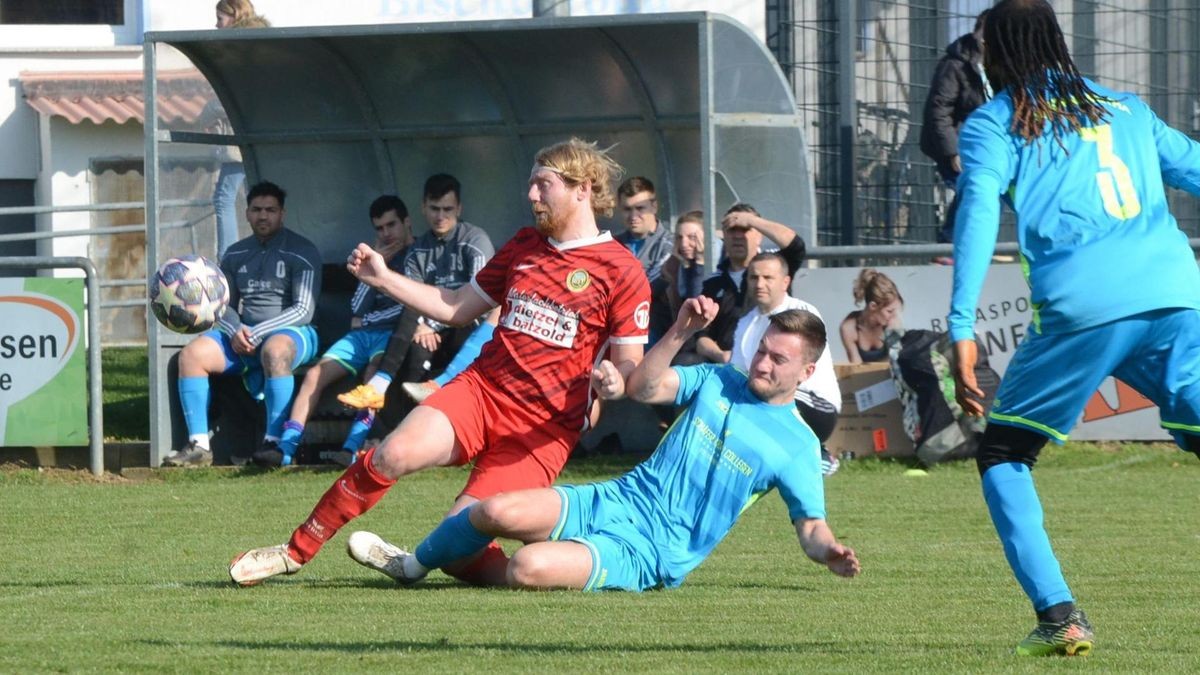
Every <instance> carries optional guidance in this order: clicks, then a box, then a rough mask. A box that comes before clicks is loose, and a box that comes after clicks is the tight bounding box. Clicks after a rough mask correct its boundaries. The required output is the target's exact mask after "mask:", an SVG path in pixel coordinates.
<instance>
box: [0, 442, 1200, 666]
mask: <svg viewBox="0 0 1200 675" xmlns="http://www.w3.org/2000/svg"><path fill="white" fill-rule="evenodd" d="M624 468H625V465H624V464H622V463H620V462H619V461H618V462H616V463H614V460H607V461H605V462H598V461H595V460H593V461H588V462H576V463H573V464H572V465H571V467H569V469H568V474H566V475H565V476H564V480H567V481H573V482H579V481H587V480H592V479H596V478H602V477H607V476H609V475H612V474H614V473H617V472H620V471H622V470H623V469H624ZM905 468H907V467H905V466H902V465H898V464H892V463H880V462H875V461H873V460H857V461H854V462H852V463H850V464H849V465H848V466H846V467H845V468H844V469H843V471H841V472H840V473H839V474H837V475H836V476H834V477H833V478H831V479H830V480H829V482H828V502H829V508H830V513H831V522H832V525H833V526H834V529H835V530H836V531H837V532H838V533H839V534H840V535H841V536H842V537H843V538H844V540H845V541H846V542H848V543H849V544H851V545H852V546H854V547H856V548H857V550H858V552H859V555H860V557H861V559H862V561H863V565H864V573H863V575H862V576H861V577H859V578H857V579H853V580H843V579H839V578H836V577H834V576H833V575H831V574H829V573H828V572H826V571H825V570H824V569H823V568H821V567H818V566H816V565H813V564H811V563H809V562H807V561H806V560H805V559H804V558H803V556H802V554H801V553H800V551H799V547H798V546H797V544H796V542H795V536H794V534H793V533H792V530H791V527H790V525H789V524H788V523H787V522H786V515H785V510H784V508H783V506H782V502H781V500H780V499H779V498H778V497H776V496H774V495H769V496H768V497H767V498H765V499H763V500H761V501H760V502H759V504H758V505H757V506H756V507H755V508H754V509H752V510H751V511H749V512H748V513H747V514H746V515H745V517H744V518H743V521H742V522H741V523H740V524H739V525H738V527H737V528H736V529H735V530H734V531H733V532H732V533H731V535H730V536H729V537H728V538H727V539H726V541H725V542H724V543H723V544H722V545H721V546H719V547H718V548H717V550H716V552H715V553H714V555H713V556H712V557H711V558H710V559H709V560H708V561H707V562H705V563H704V564H703V565H702V566H701V567H700V568H699V569H698V570H696V572H694V573H693V574H692V576H691V577H690V578H689V579H688V580H687V582H686V583H685V584H684V586H683V587H682V588H679V589H676V590H671V591H658V592H650V593H645V594H641V595H634V594H620V593H608V594H600V595H582V594H578V593H570V592H553V593H521V592H511V591H506V590H486V589H476V588H468V587H464V586H460V585H458V584H457V583H455V582H452V581H451V580H449V579H448V578H446V577H444V576H442V575H441V574H440V573H435V574H434V575H431V577H430V579H429V580H428V581H427V582H426V583H424V584H423V585H421V586H419V587H416V588H410V589H405V588H397V587H395V586H394V585H393V584H392V583H391V582H390V580H388V579H386V578H384V577H382V576H378V575H376V574H374V573H372V572H370V571H368V570H365V569H363V568H360V567H358V566H357V565H355V564H354V563H353V562H352V561H351V560H350V559H349V558H347V557H346V555H345V553H344V545H345V540H346V535H348V531H344V532H343V533H342V534H340V535H339V536H338V537H337V538H336V539H335V540H334V541H333V542H332V543H331V544H330V545H329V546H328V547H327V548H326V550H325V552H324V553H323V554H322V555H321V556H319V557H318V558H317V559H316V560H314V561H313V562H312V563H310V564H309V565H308V566H306V568H305V569H304V570H303V571H301V573H300V574H298V575H296V576H293V577H285V578H281V579H274V580H271V581H269V582H267V583H266V584H264V585H262V586H259V587H256V588H251V589H238V588H234V587H233V586H231V585H230V584H229V582H228V578H227V576H226V565H227V563H228V561H229V559H230V558H231V557H233V555H234V554H236V553H237V552H239V551H241V550H243V549H246V548H249V547H254V546H261V545H266V544H274V543H279V542H281V541H284V540H285V539H286V537H287V535H288V534H289V533H290V531H291V528H292V527H293V526H294V525H296V524H297V523H299V521H300V520H302V519H303V518H304V517H305V516H306V515H307V513H308V510H309V509H310V508H311V506H312V504H313V503H314V501H315V499H316V498H317V496H318V495H319V494H320V493H321V492H322V491H323V490H324V489H325V488H326V487H327V486H328V485H329V484H330V483H331V481H332V480H333V478H334V477H335V475H336V474H334V473H332V472H328V471H288V472H274V473H261V472H256V471H252V470H242V471H235V470H217V469H212V470H200V471H194V472H187V471H163V472H147V473H146V475H145V476H144V477H143V478H142V479H141V480H137V481H133V480H128V479H117V478H112V477H108V478H107V479H105V480H103V481H99V482H97V481H94V480H92V479H90V478H89V477H88V476H87V474H84V473H59V472H49V471H47V472H37V471H31V470H9V471H0V532H2V533H3V534H2V536H0V587H2V588H3V591H2V592H0V625H3V626H4V629H3V630H0V672H36V671H57V672H61V671H81V670H85V671H86V670H97V671H139V672H145V671H189V672H190V671H209V672H213V671H221V672H225V671H250V670H255V671H278V672H282V671H297V670H304V671H311V672H325V671H361V670H380V671H382V670H388V671H415V672H461V671H489V672H497V671H498V672H508V671H532V670H536V671H566V672H581V671H590V672H628V671H652V672H661V671H673V672H680V671H684V672H694V671H732V670H746V671H773V672H849V673H858V672H896V671H923V672H938V673H941V672H1033V671H1039V672H1040V671H1044V670H1047V669H1049V670H1055V671H1059V670H1069V671H1072V672H1074V671H1078V670H1080V669H1086V670H1089V671H1091V670H1104V671H1116V672H1138V673H1145V672H1172V671H1173V672H1185V671H1191V672H1195V671H1196V670H1197V669H1198V668H1200V635H1198V634H1197V628H1196V626H1197V622H1196V610H1195V607H1196V605H1197V601H1200V575H1198V574H1197V570H1198V569H1200V555H1198V554H1200V520H1197V517H1196V514H1197V507H1198V506H1200V490H1198V489H1197V485H1198V480H1200V462H1198V461H1197V459H1196V458H1195V457H1194V456H1192V455H1185V454H1183V453H1179V452H1177V451H1174V450H1171V449H1167V448H1165V447H1162V446H1127V447H1123V448H1108V449H1098V448H1095V447H1092V446H1079V445H1071V446H1068V447H1067V448H1066V449H1057V448H1055V449H1051V450H1050V451H1049V454H1048V456H1047V458H1046V459H1045V460H1044V461H1043V463H1042V465H1041V466H1040V467H1039V470H1038V472H1037V475H1038V481H1039V485H1040V488H1041V490H1042V494H1043V496H1044V501H1045V503H1046V506H1047V510H1048V520H1049V525H1050V529H1051V532H1052V533H1053V536H1054V539H1055V542H1056V545H1057V549H1058V553H1059V555H1060V557H1061V559H1062V561H1063V564H1064V567H1065V568H1066V571H1067V574H1068V579H1069V580H1070V581H1071V583H1072V586H1073V590H1074V591H1075V593H1076V594H1077V595H1078V596H1079V598H1080V599H1081V601H1082V602H1083V606H1084V607H1085V608H1086V609H1087V611H1088V613H1089V614H1090V616H1091V618H1092V620H1093V623H1094V624H1095V625H1096V628H1097V633H1098V645H1097V649H1096V651H1095V652H1094V653H1093V655H1092V656H1090V657H1088V658H1087V659H1076V660H1067V659H1050V660H1037V661H1029V660H1019V659H1017V658H1016V657H1015V656H1014V655H1013V653H1012V652H1013V647H1014V645H1015V644H1016V642H1017V640H1019V639H1020V638H1021V637H1023V636H1024V634H1025V633H1026V632H1027V631H1028V630H1029V629H1030V628H1031V626H1032V617H1031V613H1030V611H1029V608H1028V607H1027V605H1026V602H1025V600H1024V597H1023V595H1022V594H1021V592H1020V590H1019V588H1018V587H1017V585H1016V582H1015V581H1014V580H1013V579H1012V577H1011V575H1010V573H1009V571H1008V568H1007V566H1006V565H1005V563H1004V560H1003V557H1002V553H1001V551H1000V546H999V544H998V543H997V541H996V540H995V536H994V534H993V533H992V530H991V526H990V523H989V522H988V520H987V518H986V516H985V513H984V507H983V504H982V499H981V498H980V497H979V486H978V479H977V477H976V475H975V471H974V467H973V466H971V465H968V464H960V465H955V466H949V467H943V468H938V469H936V470H934V471H932V472H930V474H929V475H928V476H925V477H906V476H904V475H902V474H903V470H904V469H905ZM463 479H464V473H463V472H462V471H461V470H440V471H433V472H428V473H425V474H422V475H418V476H414V477H410V478H407V479H405V480H403V481H402V482H401V483H400V484H399V485H398V486H397V487H396V488H395V489H394V490H393V491H392V493H391V494H390V495H388V497H387V498H386V499H385V500H384V501H383V502H382V503H381V504H380V505H379V507H377V508H376V509H375V510H373V511H372V512H370V513H368V514H367V515H366V516H364V517H363V518H362V519H360V520H359V521H357V522H356V523H354V524H352V525H351V526H350V528H349V529H351V530H352V529H359V528H363V529H373V530H376V531H378V532H380V533H382V534H384V535H385V536H387V537H389V538H391V539H393V540H394V541H397V542H399V543H403V544H409V545H412V544H415V542H416V541H418V540H419V538H420V537H421V536H422V535H423V534H424V532H425V531H426V530H427V529H428V528H429V527H430V526H431V525H432V524H434V522H435V521H436V520H437V519H438V517H439V514H440V513H441V511H442V509H444V508H445V506H446V505H447V504H448V503H449V501H450V499H451V497H452V495H453V494H455V493H456V491H457V490H458V488H459V487H461V485H462V482H463Z"/></svg>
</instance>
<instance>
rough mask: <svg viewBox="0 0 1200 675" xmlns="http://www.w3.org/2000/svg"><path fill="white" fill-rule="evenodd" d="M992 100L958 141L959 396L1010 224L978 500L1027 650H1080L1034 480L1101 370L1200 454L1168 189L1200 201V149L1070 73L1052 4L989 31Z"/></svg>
mask: <svg viewBox="0 0 1200 675" xmlns="http://www.w3.org/2000/svg"><path fill="white" fill-rule="evenodd" d="M984 45H985V54H984V63H985V64H986V68H987V74H988V79H989V80H991V83H992V86H993V88H994V89H995V90H996V91H997V92H998V93H997V95H996V97H995V99H993V100H992V101H991V102H989V103H987V104H985V105H984V106H983V107H981V108H979V109H977V110H976V111H975V112H974V113H973V114H972V115H971V117H970V118H969V119H968V120H967V123H966V125H965V126H964V127H963V129H962V134H961V136H960V138H959V152H960V153H961V156H962V165H963V174H962V177H961V178H959V182H958V189H959V192H960V193H961V194H962V196H963V199H962V204H961V207H960V210H959V212H958V218H957V221H956V225H955V237H954V260H955V267H954V293H953V298H952V303H951V310H950V317H949V326H950V335H951V337H952V339H954V340H955V347H956V353H957V357H958V359H957V367H956V373H955V374H956V380H957V385H958V399H959V402H960V403H961V404H962V406H963V408H964V410H966V411H967V412H969V413H972V414H976V415H978V414H982V413H983V409H982V406H981V405H980V404H979V402H978V400H977V398H976V397H980V396H982V392H981V391H980V390H979V388H978V386H977V383H976V381H975V376H974V366H975V361H976V357H977V351H976V350H977V347H976V344H975V341H974V323H975V307H976V304H977V302H978V299H979V293H980V288H981V287H982V285H983V280H984V276H985V275H986V272H987V267H988V263H989V260H990V258H991V255H992V252H993V250H994V245H995V241H996V234H997V230H998V226H999V204H998V201H999V200H998V198H999V197H1000V196H1001V195H1006V198H1007V199H1008V200H1010V201H1011V204H1012V206H1013V208H1014V210H1015V211H1016V213H1017V235H1018V239H1019V242H1020V248H1021V259H1022V265H1023V267H1024V269H1025V270H1026V276H1027V278H1028V281H1029V285H1030V289H1031V302H1032V305H1033V308H1034V318H1033V323H1032V325H1031V326H1030V330H1029V333H1028V337H1027V338H1026V339H1025V341H1024V342H1022V343H1021V346H1020V347H1019V348H1018V349H1017V352H1016V354H1015V355H1014V356H1013V360H1012V361H1011V362H1010V363H1009V365H1008V370H1007V372H1006V373H1005V376H1004V380H1003V382H1002V383H1001V385H1000V390H999V392H997V394H996V402H995V405H994V407H993V408H992V410H991V412H990V413H989V415H988V419H989V422H988V426H987V430H986V431H985V433H984V438H983V443H982V447H981V449H980V450H979V453H978V465H979V472H980V475H981V476H982V480H983V493H984V500H985V501H986V502H987V506H988V510H989V512H990V514H991V517H992V521H993V523H994V524H995V526H996V531H997V533H998V534H999V535H1000V540H1001V542H1002V543H1003V544H1004V552H1005V555H1006V557H1007V558H1008V562H1009V565H1010V566H1011V567H1012V569H1013V572H1014V574H1015V575H1016V577H1017V580H1018V581H1019V582H1020V584H1021V587H1022V588H1023V589H1024V591H1025V593H1026V595H1028V596H1029V599H1030V601H1032V603H1033V608H1034V610H1035V612H1036V613H1037V618H1038V624H1037V626H1036V627H1035V629H1034V630H1033V632H1031V633H1030V634H1029V636H1028V637H1026V638H1025V639H1024V640H1023V641H1021V643H1020V644H1019V645H1018V647H1017V652H1018V653H1019V654H1023V655H1044V654H1068V655H1071V654H1086V653H1088V652H1089V651H1090V650H1091V648H1092V645H1093V641H1094V636H1093V631H1092V627H1091V624H1090V623H1088V620H1087V617H1086V616H1085V615H1084V613H1083V611H1082V610H1080V609H1079V608H1077V607H1076V606H1075V601H1074V597H1073V596H1072V595H1071V591H1070V589H1069V588H1068V587H1067V583H1066V581H1065V580H1064V578H1063V575H1062V570H1061V569H1060V568H1059V564H1058V560H1057V559H1056V558H1055V557H1054V553H1053V551H1052V550H1051V548H1050V540H1049V537H1048V535H1047V534H1046V531H1045V528H1044V526H1043V522H1042V507H1041V504H1040V503H1039V501H1038V495H1037V491H1036V490H1035V489H1034V484H1033V478H1032V475H1031V470H1032V468H1033V465H1034V462H1035V461H1036V459H1037V455H1038V452H1039V451H1040V450H1041V448H1042V446H1043V445H1045V443H1046V440H1047V438H1049V439H1051V440H1053V441H1055V442H1056V443H1062V442H1064V441H1065V440H1066V439H1067V433H1068V432H1069V431H1070V429H1071V427H1072V426H1073V425H1074V424H1075V422H1076V421H1077V420H1078V419H1079V416H1080V414H1081V413H1082V412H1083V408H1084V405H1085V404H1086V403H1087V400H1088V398H1089V397H1090V396H1091V395H1092V393H1093V392H1095V391H1096V388H1097V387H1098V386H1099V385H1100V383H1101V381H1102V380H1103V379H1104V378H1105V377H1107V376H1108V375H1110V374H1112V375H1115V376H1116V377H1118V378H1120V379H1121V380H1123V381H1124V382H1126V383H1127V384H1129V385H1131V386H1133V387H1134V388H1135V389H1137V390H1138V391H1140V392H1141V393H1142V394H1144V395H1145V396H1147V397H1148V398H1149V399H1151V400H1152V401H1154V403H1156V404H1157V405H1158V406H1159V411H1160V414H1161V417H1162V425H1163V427H1165V428H1167V429H1168V430H1170V431H1171V433H1172V435H1173V436H1174V437H1175V441H1176V442H1177V443H1178V444H1179V445H1180V447H1182V448H1185V449H1187V450H1190V451H1192V452H1200V311H1198V309H1200V271H1198V270H1197V267H1196V260H1195V256H1194V255H1193V253H1192V251H1191V249H1190V248H1189V246H1188V241H1187V237H1186V236H1185V235H1184V234H1183V232H1181V231H1180V230H1179V228H1178V226H1177V225H1176V223H1175V219H1174V218H1173V217H1172V216H1171V214H1170V213H1169V212H1168V210H1167V199H1166V195H1165V194H1164V192H1163V183H1164V182H1165V183H1166V184H1168V185H1171V186H1173V187H1177V188H1180V189H1183V190H1187V191H1188V192H1191V193H1192V194H1196V195H1200V144H1197V143H1196V142H1194V141H1192V140H1190V139H1188V138H1187V137H1186V136H1184V135H1183V134H1181V133H1179V132H1178V131H1175V130H1174V129H1171V128H1169V127H1167V126H1166V125H1165V124H1163V122H1162V121H1161V120H1159V119H1158V118H1157V117H1156V116H1155V115H1154V113H1153V112H1152V111H1151V110H1150V109H1149V108H1148V107H1147V106H1146V104H1145V103H1143V102H1142V101H1141V100H1139V99H1138V98H1137V97H1136V96H1133V95H1132V94H1126V93H1118V92H1114V91H1110V90H1108V89H1105V88H1104V87H1101V86H1099V85H1097V84H1096V83H1094V82H1091V81H1089V80H1086V79H1084V78H1083V77H1082V76H1080V74H1079V71H1078V69H1076V67H1075V65H1074V63H1073V62H1072V61H1071V57H1070V55H1069V54H1068V52H1067V47H1066V42H1065V40H1064V39H1063V34H1062V30H1061V29H1060V28H1059V26H1058V21H1057V19H1056V18H1055V16H1054V11H1053V10H1052V9H1051V8H1050V5H1049V4H1048V3H1046V2H1045V0H1003V1H1002V2H1000V3H998V4H997V5H996V6H995V7H994V8H993V9H992V11H991V14H990V15H989V16H988V18H987V22H986V25H985V27H984Z"/></svg>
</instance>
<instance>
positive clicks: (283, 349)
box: [262, 338, 296, 376]
mask: <svg viewBox="0 0 1200 675" xmlns="http://www.w3.org/2000/svg"><path fill="white" fill-rule="evenodd" d="M295 356H296V352H295V350H294V348H293V347H292V343H291V340H288V339H287V338H281V339H278V340H277V339H275V338H270V339H268V340H267V343H266V344H264V345H263V348H262V364H263V370H265V371H266V372H267V374H268V375H274V376H280V375H287V374H289V373H291V372H292V359H293V358H295Z"/></svg>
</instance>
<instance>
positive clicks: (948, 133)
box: [921, 9, 991, 243]
mask: <svg viewBox="0 0 1200 675" xmlns="http://www.w3.org/2000/svg"><path fill="white" fill-rule="evenodd" d="M987 15H988V10H986V9H985V10H984V11H983V12H982V13H981V14H980V15H979V17H978V18H976V19H975V29H974V31H972V32H970V33H967V34H966V35H963V36H961V37H959V38H958V39H957V40H955V41H954V42H951V43H950V45H949V46H948V47H946V55H945V56H943V57H942V59H941V60H940V61H938V64H937V68H936V69H935V70H934V71H933V82H932V83H931V84H930V86H929V97H928V98H926V99H925V121H924V126H923V127H922V128H921V152H923V153H925V154H926V155H928V156H929V158H930V159H932V160H933V161H934V162H936V163H937V170H938V173H939V174H940V175H941V177H942V180H943V181H945V183H946V186H947V187H949V188H950V189H951V190H953V189H954V186H955V183H957V181H958V174H960V173H962V163H961V162H960V161H959V159H958V130H959V129H960V128H961V127H962V125H963V122H966V121H967V115H970V114H971V111H973V110H975V109H976V108H978V107H979V106H981V105H983V103H984V102H985V101H987V100H988V99H989V98H990V97H991V90H990V87H989V86H988V84H987V78H986V77H984V76H983V24H984V22H985V21H986V20H987ZM957 211H958V195H957V194H955V196H954V199H953V201H951V202H950V207H949V209H947V210H946V221H945V223H944V224H943V225H942V229H941V230H939V231H938V235H937V240H938V242H941V243H948V242H951V241H953V240H954V214H955V212H957Z"/></svg>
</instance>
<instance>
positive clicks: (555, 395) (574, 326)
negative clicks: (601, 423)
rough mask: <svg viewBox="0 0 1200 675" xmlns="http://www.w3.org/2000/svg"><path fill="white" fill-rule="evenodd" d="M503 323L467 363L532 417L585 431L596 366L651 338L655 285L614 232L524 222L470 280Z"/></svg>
mask: <svg viewBox="0 0 1200 675" xmlns="http://www.w3.org/2000/svg"><path fill="white" fill-rule="evenodd" d="M471 285H472V286H473V287H474V288H475V290H476V291H477V292H478V293H480V294H481V295H482V296H483V297H484V298H486V299H487V300H488V301H489V302H490V303H491V304H492V305H493V306H495V305H502V307H501V314H500V325H499V326H498V328H497V330H496V333H495V335H494V336H493V338H492V340H491V341H490V342H488V343H487V344H486V345H485V346H484V348H483V351H482V352H481V353H480V355H479V358H478V359H476V360H475V363H474V364H473V365H472V366H471V367H472V368H473V369H474V370H475V371H476V372H477V373H478V374H479V375H480V376H481V377H482V378H483V379H484V380H486V381H487V382H488V383H489V384H491V385H493V387H494V388H495V389H496V391H498V392H503V393H504V394H505V395H507V396H508V397H509V398H511V399H512V400H513V401H514V402H516V403H518V404H521V405H524V406H526V407H527V409H529V410H530V411H531V412H534V414H538V415H539V416H543V415H544V416H545V417H546V418H554V419H556V420H558V421H559V423H560V424H562V425H563V426H566V427H569V428H570V427H575V426H576V425H578V428H583V426H584V424H585V421H586V419H587V414H586V412H587V409H588V406H589V405H590V404H591V399H592V389H591V375H592V369H593V368H594V367H595V366H596V365H597V364H599V363H600V361H601V360H602V359H604V358H605V355H606V353H607V351H608V345H609V344H610V343H612V344H645V343H646V342H647V340H648V328H649V326H650V283H649V281H647V280H646V273H645V272H644V271H643V269H642V264H641V263H640V262H638V259H637V258H635V257H633V255H632V254H631V253H630V252H629V250H628V249H626V248H625V247H624V246H622V245H621V244H620V243H618V242H616V241H615V240H613V238H612V236H611V235H610V234H609V233H608V232H602V233H600V236H598V237H594V238H590V239H580V240H575V241H569V242H551V241H550V240H549V239H548V238H547V237H545V236H543V235H541V234H540V233H538V231H537V230H535V229H534V228H532V227H526V228H522V229H521V231H519V232H517V234H516V235H515V236H514V237H513V238H512V239H511V240H509V242H508V243H507V244H505V245H504V246H503V247H502V248H501V249H500V250H499V251H497V252H496V255H495V256H494V257H493V258H492V259H491V260H489V261H488V263H487V264H486V265H484V267H483V269H482V270H480V271H479V273H478V274H476V275H475V278H474V279H472V280H471Z"/></svg>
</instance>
